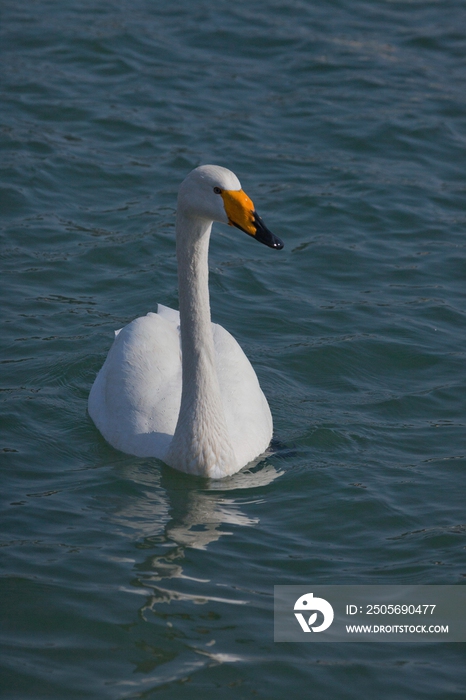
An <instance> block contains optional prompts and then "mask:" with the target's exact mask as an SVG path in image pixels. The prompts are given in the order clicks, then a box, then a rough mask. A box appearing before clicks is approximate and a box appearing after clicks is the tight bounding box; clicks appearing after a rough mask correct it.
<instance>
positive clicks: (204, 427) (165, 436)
mask: <svg viewBox="0 0 466 700" xmlns="http://www.w3.org/2000/svg"><path fill="white" fill-rule="evenodd" d="M214 221H218V222H221V223H223V224H229V225H230V226H236V227H237V228H239V229H241V230H242V231H244V232H245V233H247V234H249V235H250V236H252V237H253V238H255V239H256V240H257V241H260V242H261V243H265V245H267V246H269V247H270V248H275V249H277V250H279V249H281V248H283V243H282V241H281V240H280V239H279V238H277V237H276V236H274V235H273V233H271V232H270V231H269V230H268V229H267V228H266V227H265V225H264V223H263V221H262V219H261V218H260V217H259V216H258V214H257V213H256V211H255V209H254V205H253V203H252V201H251V200H250V199H249V197H248V196H247V195H246V194H245V192H243V190H242V189H241V185H240V182H239V180H238V178H237V177H236V175H235V174H234V173H232V172H231V171H230V170H227V169H226V168H221V167H220V166H216V165H203V166H201V167H199V168H196V169H195V170H193V171H192V172H191V173H190V174H189V175H188V176H187V178H186V179H185V180H184V181H183V183H182V184H181V187H180V191H179V194H178V208H177V215H176V254H177V260H178V285H179V306H180V311H179V312H178V311H174V310H172V309H169V308H167V307H166V306H162V305H161V304H159V305H158V310H157V313H148V314H147V316H143V317H141V318H137V319H135V320H134V321H132V322H131V323H129V324H128V325H127V326H125V327H124V328H123V329H122V330H121V331H119V332H117V333H116V334H115V335H116V337H115V340H114V343H113V345H112V347H111V348H110V351H109V353H108V356H107V359H106V360H105V363H104V365H103V367H102V369H101V370H100V372H99V374H98V375H97V377H96V380H95V382H94V385H93V387H92V389H91V393H90V396H89V414H90V416H91V418H92V420H93V421H94V423H95V424H96V426H97V428H98V429H99V430H100V432H101V433H102V435H103V436H104V438H105V439H106V440H107V441H108V442H109V443H110V444H111V445H112V446H113V447H115V448H117V449H119V450H122V451H123V452H126V453H128V454H132V455H137V456H139V457H157V458H158V459H161V460H163V461H164V462H165V463H166V464H168V465H170V466H171V467H174V468H175V469H179V470H181V471H183V472H187V473H189V474H197V475H200V476H205V477H211V478H214V479H219V478H222V477H225V476H228V475H230V474H234V473H235V472H237V471H238V470H239V469H241V468H242V467H244V466H245V465H246V464H248V463H249V462H251V461H252V460H254V459H255V458H256V457H258V456H259V455H261V454H262V453H263V452H264V451H265V450H266V449H267V447H268V445H269V443H270V440H271V438H272V416H271V413H270V409H269V406H268V403H267V400H266V398H265V396H264V394H263V393H262V390H261V388H260V386H259V382H258V380H257V377H256V374H255V372H254V370H253V368H252V367H251V364H250V362H249V360H248V359H247V357H246V355H245V354H244V352H243V350H242V349H241V348H240V346H239V345H238V343H237V342H236V340H235V339H234V338H233V336H231V335H230V333H228V331H226V330H225V329H224V328H222V327H221V326H219V325H217V324H215V323H212V322H211V320H210V305H209V288H208V250H209V239H210V232H211V228H212V223H213V222H214ZM180 340H181V342H180Z"/></svg>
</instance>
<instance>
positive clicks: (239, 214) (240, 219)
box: [221, 190, 256, 236]
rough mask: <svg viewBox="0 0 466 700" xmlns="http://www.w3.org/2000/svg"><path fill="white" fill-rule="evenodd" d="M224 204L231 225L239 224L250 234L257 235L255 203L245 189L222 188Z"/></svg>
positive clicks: (238, 225)
mask: <svg viewBox="0 0 466 700" xmlns="http://www.w3.org/2000/svg"><path fill="white" fill-rule="evenodd" d="M221 194H222V198H223V205H224V207H225V211H226V214H227V216H228V223H229V224H230V226H237V227H238V228H240V229H241V230H242V231H244V232H245V233H249V235H250V236H255V235H256V225H255V223H254V204H253V203H252V201H251V200H250V199H249V197H248V195H247V194H246V192H243V190H222V193H221Z"/></svg>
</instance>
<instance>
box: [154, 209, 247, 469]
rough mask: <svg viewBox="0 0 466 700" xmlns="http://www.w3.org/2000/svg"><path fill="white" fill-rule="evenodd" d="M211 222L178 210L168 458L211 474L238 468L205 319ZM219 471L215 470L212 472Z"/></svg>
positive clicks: (177, 464) (180, 466) (181, 466)
mask: <svg viewBox="0 0 466 700" xmlns="http://www.w3.org/2000/svg"><path fill="white" fill-rule="evenodd" d="M211 227H212V224H211V223H210V222H208V221H206V220H204V219H193V218H191V217H188V216H186V215H185V214H183V212H180V211H178V214H177V219H176V254H177V259H178V289H179V292H178V293H179V305H180V324H181V352H182V373H183V388H182V394H181V407H180V413H179V416H178V422H177V425H176V430H175V434H174V436H173V440H172V442H171V444H170V447H169V450H168V454H167V460H166V461H167V462H168V464H171V465H172V466H174V467H176V468H177V469H181V470H182V471H186V472H189V473H191V474H199V475H203V476H211V477H214V478H215V477H216V476H220V475H223V476H224V475H225V473H228V472H231V473H233V472H235V471H237V469H238V466H237V464H236V460H235V457H234V453H233V449H232V446H231V442H230V438H229V435H228V429H227V426H226V421H225V415H224V410H223V406H222V399H221V394H220V386H219V381H218V374H217V368H216V363H215V348H214V339H213V333H212V324H211V320H210V304H209V279H208V278H209V268H208V252H209V240H210V231H211ZM217 472H218V474H217Z"/></svg>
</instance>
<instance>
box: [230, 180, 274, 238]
mask: <svg viewBox="0 0 466 700" xmlns="http://www.w3.org/2000/svg"><path fill="white" fill-rule="evenodd" d="M220 194H221V195H222V199H223V205H224V207H225V211H226V214H227V216H228V223H229V224H230V226H236V228H239V229H240V230H241V231H244V233H247V234H248V236H252V237H253V238H255V239H256V240H257V241H260V243H264V244H265V245H267V246H269V248H275V250H281V249H282V248H283V242H282V241H281V240H280V239H279V238H278V236H275V235H274V234H273V233H272V232H271V231H269V229H268V228H267V226H266V225H265V224H264V222H263V221H262V219H261V217H260V216H259V214H258V213H257V212H256V210H255V209H254V204H253V203H252V201H251V200H250V199H249V197H248V195H247V194H246V192H243V190H222V191H221V192H220Z"/></svg>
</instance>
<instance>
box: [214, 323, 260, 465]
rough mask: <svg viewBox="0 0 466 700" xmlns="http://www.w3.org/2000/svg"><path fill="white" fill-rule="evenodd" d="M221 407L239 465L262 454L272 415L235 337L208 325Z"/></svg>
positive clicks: (253, 372)
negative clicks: (213, 350)
mask: <svg viewBox="0 0 466 700" xmlns="http://www.w3.org/2000/svg"><path fill="white" fill-rule="evenodd" d="M212 326H213V335H214V346H215V353H216V362H217V375H218V380H219V384H220V392H221V396H222V404H223V408H224V411H225V418H226V423H227V427H228V431H229V433H230V438H231V444H232V445H233V449H234V452H235V455H236V458H237V460H238V463H239V464H243V465H245V464H248V462H251V461H252V460H253V459H255V458H256V457H258V455H260V454H262V453H263V452H265V451H266V449H267V447H268V446H269V444H270V440H271V439H272V431H273V424H272V415H271V413H270V408H269V405H268V403H267V399H266V398H265V396H264V394H263V392H262V389H261V388H260V385H259V380H258V379H257V376H256V373H255V371H254V369H253V367H252V365H251V363H250V362H249V360H248V358H247V357H246V355H245V354H244V351H243V349H242V348H241V346H240V345H239V344H238V342H237V341H236V340H235V338H234V337H233V336H232V335H231V334H230V333H229V332H228V331H226V330H225V329H224V328H223V327H222V326H219V325H218V324H216V323H213V324H212Z"/></svg>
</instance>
